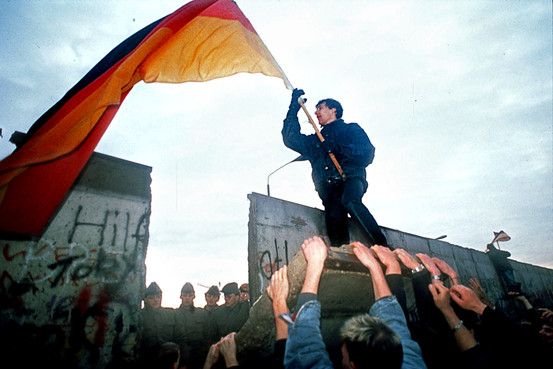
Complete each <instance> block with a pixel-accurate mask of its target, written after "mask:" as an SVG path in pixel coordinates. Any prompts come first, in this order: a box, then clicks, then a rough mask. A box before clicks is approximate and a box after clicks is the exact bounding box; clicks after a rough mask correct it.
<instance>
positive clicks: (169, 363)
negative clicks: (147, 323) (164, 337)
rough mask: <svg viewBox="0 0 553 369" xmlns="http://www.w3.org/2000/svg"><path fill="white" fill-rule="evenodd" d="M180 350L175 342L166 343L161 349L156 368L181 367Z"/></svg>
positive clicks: (174, 368)
mask: <svg viewBox="0 0 553 369" xmlns="http://www.w3.org/2000/svg"><path fill="white" fill-rule="evenodd" d="M179 360H180V349H179V345H177V344H176V343H174V342H165V343H163V344H161V346H160V347H159V353H158V360H157V364H158V365H157V366H156V368H159V369H177V368H178V367H179Z"/></svg>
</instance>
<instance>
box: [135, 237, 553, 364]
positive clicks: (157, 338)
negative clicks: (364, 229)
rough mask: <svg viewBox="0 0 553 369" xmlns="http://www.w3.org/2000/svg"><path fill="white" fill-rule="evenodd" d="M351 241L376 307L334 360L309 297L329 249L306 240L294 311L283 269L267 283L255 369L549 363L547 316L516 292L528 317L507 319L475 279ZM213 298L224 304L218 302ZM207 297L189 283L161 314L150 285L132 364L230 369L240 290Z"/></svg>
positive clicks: (355, 322) (355, 323) (349, 327)
mask: <svg viewBox="0 0 553 369" xmlns="http://www.w3.org/2000/svg"><path fill="white" fill-rule="evenodd" d="M350 245H351V247H352V251H353V253H354V254H355V256H356V257H357V259H358V260H359V262H360V263H361V264H363V265H364V266H365V267H366V268H367V269H368V271H369V273H370V277H371V278H370V279H371V283H372V291H373V294H374V296H371V297H372V298H371V300H374V303H373V304H372V306H370V307H367V309H368V311H369V312H368V313H365V314H360V315H358V316H354V317H352V318H350V319H348V320H347V321H345V323H344V325H343V327H342V330H341V337H340V338H341V341H342V342H343V345H342V348H341V353H340V356H341V357H340V358H338V359H339V360H337V358H336V353H333V352H328V351H327V347H326V344H325V342H324V341H323V338H322V337H323V336H322V332H321V328H320V327H321V321H320V317H321V309H322V308H324V307H322V306H321V302H320V301H319V300H318V299H317V296H318V293H319V281H320V279H321V276H322V274H323V272H324V263H325V260H326V258H327V255H328V254H327V252H328V247H327V245H326V244H325V243H324V241H323V240H322V239H321V238H320V237H312V238H309V239H306V240H305V241H304V242H303V244H302V252H303V255H304V256H305V260H306V262H307V264H306V271H305V279H304V282H303V286H302V288H301V292H300V294H299V296H298V298H297V304H296V306H295V307H292V308H290V307H289V306H288V304H287V300H288V298H289V283H288V271H287V266H284V267H282V268H281V269H279V270H278V271H276V272H275V273H274V275H273V276H272V278H271V282H270V285H269V286H268V288H267V296H268V297H269V298H270V299H271V301H272V307H273V313H274V320H275V342H274V346H273V347H274V350H273V351H274V352H273V353H272V355H271V356H270V360H267V362H263V363H256V365H255V366H256V367H259V366H264V367H266V368H294V369H296V368H297V369H300V368H328V369H330V368H335V367H339V366H342V368H348V369H350V368H351V369H363V368H429V369H434V368H436V369H437V368H467V367H471V368H515V367H521V366H524V367H538V365H542V364H543V363H545V362H547V360H548V359H550V358H551V357H552V356H551V355H552V354H553V311H552V310H551V309H549V308H541V307H540V308H535V307H534V306H532V304H531V303H530V301H529V300H528V298H527V297H526V296H525V295H524V294H523V293H522V292H513V291H511V292H509V296H511V297H512V298H511V301H512V303H514V304H521V305H522V306H523V308H524V309H525V311H526V314H525V316H524V317H521V319H520V321H514V320H512V319H510V318H508V317H507V316H506V315H505V314H504V313H502V312H501V311H500V309H499V308H498V307H497V306H496V305H495V304H494V303H492V302H491V301H490V299H489V298H488V296H487V295H486V293H485V291H484V290H483V288H482V287H481V285H480V283H479V282H478V280H477V279H475V278H472V279H470V281H469V283H468V286H465V285H463V284H461V283H460V280H459V277H458V275H457V273H456V271H455V270H454V269H453V268H452V267H451V266H449V265H448V264H447V263H446V262H445V261H444V260H441V259H439V258H435V257H430V256H429V255H427V254H423V253H418V254H415V255H411V254H409V253H408V252H407V251H406V250H404V249H401V248H397V249H391V248H389V247H384V246H380V245H374V246H372V247H370V248H369V247H366V246H365V245H363V244H362V243H360V242H353V243H351V244H350ZM406 275H408V276H409V278H405V276H406ZM406 281H408V282H409V283H410V284H411V287H412V291H413V294H414V297H415V306H416V314H413V313H412V312H411V314H409V313H408V307H407V298H406V289H405V287H406V286H405V285H404V283H405V282H406ZM221 293H222V294H223V295H224V299H225V303H224V304H223V305H220V306H219V305H217V302H218V300H219V296H220V294H221ZM205 297H206V305H205V306H204V307H203V308H200V307H195V306H194V299H195V291H194V287H193V286H192V284H190V283H188V282H187V283H185V284H184V286H183V287H182V289H181V296H180V298H181V301H182V303H181V306H180V307H179V308H178V309H172V308H164V307H162V306H161V301H162V291H161V289H160V288H159V286H158V285H157V284H156V283H155V282H153V283H152V284H150V286H148V288H147V289H146V292H145V296H144V308H143V309H142V311H141V322H140V329H141V341H140V350H139V355H138V365H139V367H141V368H174V369H178V368H187V369H196V368H203V369H211V368H231V367H239V366H240V365H241V364H240V362H241V361H243V359H247V358H240V357H239V354H238V353H237V350H236V342H235V334H236V332H238V331H239V330H240V328H241V327H242V326H243V325H244V324H245V322H246V321H247V320H248V317H249V310H250V304H249V301H248V288H247V284H244V285H242V286H240V287H239V286H238V284H237V283H235V282H232V283H228V284H227V285H225V286H224V287H223V288H222V289H221V291H219V289H218V287H217V286H212V287H211V288H210V289H209V290H208V291H207V292H206V294H205ZM268 336H269V333H268ZM245 361H246V362H248V360H245ZM340 361H341V364H338V363H340ZM250 365H252V364H251V362H248V364H247V366H250ZM244 366H246V365H244Z"/></svg>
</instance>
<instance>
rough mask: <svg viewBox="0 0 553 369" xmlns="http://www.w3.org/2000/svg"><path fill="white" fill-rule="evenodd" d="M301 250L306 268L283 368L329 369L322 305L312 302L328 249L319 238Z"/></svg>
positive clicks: (304, 244)
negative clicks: (322, 325)
mask: <svg viewBox="0 0 553 369" xmlns="http://www.w3.org/2000/svg"><path fill="white" fill-rule="evenodd" d="M301 248H302V251H303V255H304V256H305V260H306V261H307V266H306V270H305V279H304V282H303V286H302V289H301V294H300V296H299V297H298V306H297V310H296V314H295V320H294V321H293V323H291V324H290V325H289V328H288V329H289V330H288V339H287V340H286V351H285V354H284V366H285V367H287V368H288V367H294V368H299V367H304V368H315V367H317V368H320V369H323V368H327V369H330V368H332V367H333V366H332V361H331V360H330V357H329V356H328V353H327V352H326V347H325V343H324V341H323V338H322V335H321V328H320V317H321V304H320V302H319V301H317V300H316V299H314V298H313V296H316V294H317V291H318V288H319V281H320V279H321V275H322V272H323V267H324V262H325V260H326V257H327V247H326V245H325V243H324V241H323V240H322V239H321V238H320V237H312V238H309V239H307V240H305V241H304V242H303V244H302V245H301ZM302 301H303V302H302Z"/></svg>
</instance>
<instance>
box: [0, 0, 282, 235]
mask: <svg viewBox="0 0 553 369" xmlns="http://www.w3.org/2000/svg"><path fill="white" fill-rule="evenodd" d="M241 72H246V73H263V74H265V75H267V76H274V77H279V78H282V79H283V80H284V83H285V85H286V87H288V88H291V85H290V83H289V81H288V80H287V78H286V76H285V75H284V73H283V72H282V70H281V69H280V67H279V66H278V64H277V62H276V61H275V59H274V58H273V57H272V56H271V54H270V52H269V50H268V49H267V48H266V46H265V45H264V44H263V42H262V41H261V39H260V38H259V36H258V34H257V33H256V31H255V30H254V28H253V27H252V25H251V23H250V22H249V21H248V19H247V18H246V17H245V16H244V14H243V13H242V12H241V11H240V9H239V8H238V6H237V5H236V4H235V3H234V2H233V1H230V0H196V1H192V2H190V3H188V4H186V5H184V6H183V7H181V8H180V9H178V10H177V11H176V12H174V13H172V14H170V15H168V16H166V17H164V18H162V19H160V20H158V21H156V22H154V23H152V24H150V25H149V26H147V27H145V28H144V29H142V30H140V31H139V32H137V33H135V34H134V35H132V36H131V37H129V38H128V39H127V40H125V41H124V42H122V43H121V44H120V45H119V46H117V47H116V48H115V49H113V50H112V51H111V52H110V53H109V54H108V55H106V56H105V57H104V58H103V59H102V60H101V61H100V62H99V63H98V64H97V65H96V66H95V67H94V68H93V69H92V70H90V72H88V73H87V74H86V75H85V76H84V77H83V79H81V80H80V81H79V82H78V83H77V84H76V85H75V86H74V87H73V88H72V89H71V90H69V91H68V92H67V94H66V95H65V96H64V97H63V98H62V99H61V100H60V101H59V102H58V103H57V104H56V105H54V106H53V107H52V108H50V109H49V110H48V111H47V112H46V113H45V114H44V115H43V116H42V117H40V118H39V119H38V120H37V121H36V122H35V123H34V124H33V126H32V127H31V128H30V129H29V131H28V132H27V135H26V142H25V143H24V145H23V146H21V147H20V148H18V149H17V150H16V151H14V152H13V153H12V154H11V155H10V156H8V157H6V158H5V159H4V160H2V161H1V162H0V231H4V232H13V233H25V234H31V235H39V234H40V233H41V232H42V231H43V229H44V227H45V225H46V224H47V223H48V220H49V219H50V217H51V216H52V214H53V213H54V211H55V210H56V208H57V207H58V205H59V203H60V202H61V201H62V200H63V198H64V196H65V194H66V193H67V191H68V190H69V189H70V187H71V185H72V184H73V182H74V180H75V178H76V177H77V176H78V174H79V172H80V171H81V169H82V168H83V167H84V165H85V164H86V162H87V161H88V159H89V157H90V155H91V154H92V152H93V151H94V148H95V147H96V145H97V144H98V142H99V141H100V139H101V137H102V135H103V134H104V132H105V130H106V129H107V127H108V126H109V124H110V122H111V120H112V119H113V117H114V116H115V114H116V113H117V110H118V109H119V106H120V105H121V104H122V103H123V100H124V98H125V97H126V95H127V94H128V93H129V92H130V90H131V89H132V88H133V86H134V85H135V84H136V83H138V82H140V81H145V82H147V83H149V82H168V83H182V82H190V81H208V80H212V79H215V78H221V77H226V76H230V75H234V74H236V73H241Z"/></svg>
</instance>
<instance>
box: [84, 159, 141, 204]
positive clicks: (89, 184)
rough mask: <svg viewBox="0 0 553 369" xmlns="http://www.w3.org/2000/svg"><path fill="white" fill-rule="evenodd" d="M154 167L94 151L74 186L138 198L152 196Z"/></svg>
mask: <svg viewBox="0 0 553 369" xmlns="http://www.w3.org/2000/svg"><path fill="white" fill-rule="evenodd" d="M151 172H152V167H150V166H146V165H143V164H139V163H135V162H132V161H128V160H124V159H120V158H116V157H114V156H109V155H106V154H101V153H98V152H94V153H93V154H92V156H91V157H90V159H89V160H88V162H87V164H86V165H85V167H84V168H83V170H82V171H81V173H80V174H79V176H78V177H77V179H76V180H75V183H74V187H75V188H78V187H81V188H82V187H86V188H87V189H94V190H97V191H101V192H111V193H116V194H120V195H127V196H133V197H138V198H143V199H144V198H146V199H149V198H151V191H150V184H151V182H152V179H151V176H150V174H151Z"/></svg>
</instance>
